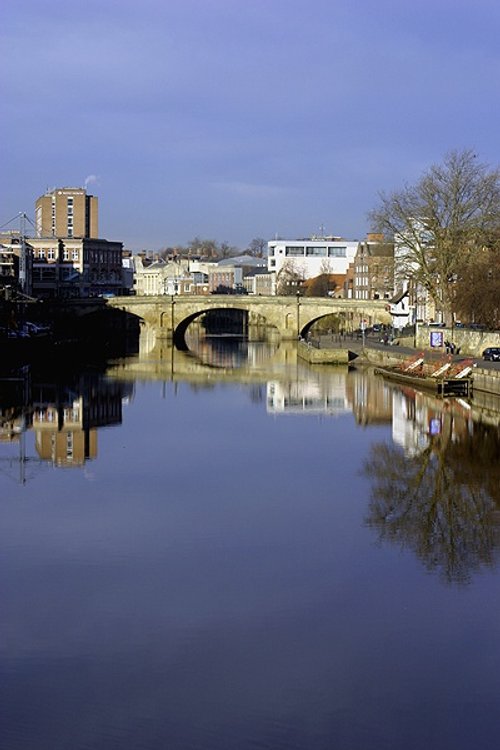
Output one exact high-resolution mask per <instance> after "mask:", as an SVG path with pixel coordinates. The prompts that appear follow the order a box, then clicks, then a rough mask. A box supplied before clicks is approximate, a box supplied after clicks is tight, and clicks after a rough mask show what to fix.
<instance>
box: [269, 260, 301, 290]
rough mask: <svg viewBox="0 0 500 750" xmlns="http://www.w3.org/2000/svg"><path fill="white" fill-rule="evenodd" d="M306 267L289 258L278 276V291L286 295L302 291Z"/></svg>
mask: <svg viewBox="0 0 500 750" xmlns="http://www.w3.org/2000/svg"><path fill="white" fill-rule="evenodd" d="M304 277H305V275H304V269H303V268H302V267H301V266H299V265H297V264H296V263H295V262H294V261H293V260H287V261H286V262H285V263H284V264H283V266H282V268H281V269H280V271H278V274H277V276H276V293H277V294H279V295H282V296H285V297H289V296H291V295H292V294H297V292H301V291H302V284H303V281H304Z"/></svg>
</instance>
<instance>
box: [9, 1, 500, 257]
mask: <svg viewBox="0 0 500 750" xmlns="http://www.w3.org/2000/svg"><path fill="white" fill-rule="evenodd" d="M499 34H500V3H498V0H476V1H475V2H474V3H471V2H470V1H468V2H464V1H463V0H417V1H416V2H409V1H408V0H329V1H327V0H134V2H132V0H85V1H83V0H64V1H63V0H6V3H4V9H3V11H2V16H1V18H0V39H1V49H2V65H1V68H0V78H1V86H2V98H1V101H2V131H3V132H2V139H1V142H0V144H1V145H0V164H1V168H2V175H3V180H2V187H1V194H0V200H1V202H0V206H1V210H0V223H1V224H3V223H4V222H5V221H6V220H8V219H9V218H10V217H11V216H14V215H15V214H16V213H17V212H18V211H26V212H27V213H28V214H29V215H30V216H33V206H34V201H35V199H36V198H37V197H38V195H41V194H42V193H43V192H44V191H45V190H46V188H47V187H54V186H73V185H83V184H84V182H85V180H87V185H88V189H89V191H90V192H92V193H93V194H95V195H98V197H99V203H100V234H101V236H103V237H105V238H107V239H113V240H121V241H123V242H124V244H125V246H126V247H129V248H131V249H133V250H138V249H140V248H149V249H156V248H160V247H164V246H166V245H171V244H176V243H182V244H183V243H187V242H188V241H189V240H190V239H192V238H193V237H194V236H196V235H198V236H201V237H206V238H213V239H216V240H218V241H227V242H229V243H231V244H234V245H237V246H239V247H241V248H242V249H244V248H245V247H246V246H247V245H248V243H249V242H250V241H251V240H252V238H254V237H265V238H266V239H271V238H272V237H274V236H275V235H276V234H278V235H280V236H283V237H294V236H307V235H310V234H312V233H318V232H319V231H320V227H322V226H323V227H324V229H325V230H326V231H327V232H329V233H334V234H340V235H342V236H344V237H347V238H349V239H359V238H362V237H363V236H364V234H365V233H366V231H367V230H369V228H370V227H369V226H368V223H367V218H366V215H367V212H368V211H369V210H370V209H371V208H373V207H374V206H375V205H376V203H377V195H378V193H379V191H381V190H386V191H388V190H391V189H394V188H399V187H402V186H403V185H404V184H405V183H412V182H413V181H414V180H415V179H417V178H418V177H419V176H420V174H421V173H422V172H423V171H424V170H425V169H426V168H427V167H428V166H429V165H430V164H432V163H434V162H437V161H440V160H441V159H442V158H443V156H444V155H445V153H446V152H447V151H449V150H451V149H455V148H473V149H475V150H476V152H477V153H478V155H479V156H480V158H481V160H482V161H483V162H485V163H487V164H489V165H491V166H497V164H498V161H499V160H498V145H499V133H500V122H499V119H500V117H499V115H500V97H499V81H500V45H499V43H498V39H499Z"/></svg>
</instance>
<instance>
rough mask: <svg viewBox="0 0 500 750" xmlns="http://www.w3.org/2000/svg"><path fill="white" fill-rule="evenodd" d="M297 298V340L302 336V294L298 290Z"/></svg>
mask: <svg viewBox="0 0 500 750" xmlns="http://www.w3.org/2000/svg"><path fill="white" fill-rule="evenodd" d="M296 296H297V338H299V336H300V292H299V290H298V289H297V291H296Z"/></svg>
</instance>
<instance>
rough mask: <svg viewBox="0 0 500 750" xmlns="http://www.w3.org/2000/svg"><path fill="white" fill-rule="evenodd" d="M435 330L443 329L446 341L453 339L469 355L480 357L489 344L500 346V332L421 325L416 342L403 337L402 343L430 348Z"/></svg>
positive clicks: (418, 347)
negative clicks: (431, 335)
mask: <svg viewBox="0 0 500 750" xmlns="http://www.w3.org/2000/svg"><path fill="white" fill-rule="evenodd" d="M433 331H434V332H435V331H442V332H443V340H444V341H452V342H453V343H454V344H455V346H458V347H460V354H463V355H466V356H469V357H480V356H481V354H482V352H483V351H484V350H485V349H486V348H487V347H488V346H500V332H495V331H471V330H470V329H469V328H453V329H452V328H437V327H436V328H435V327H434V326H432V327H430V326H420V325H419V326H418V329H417V336H416V342H414V341H413V340H412V339H401V341H400V344H401V346H416V348H417V349H430V334H431V333H432V332H433ZM410 341H411V343H410Z"/></svg>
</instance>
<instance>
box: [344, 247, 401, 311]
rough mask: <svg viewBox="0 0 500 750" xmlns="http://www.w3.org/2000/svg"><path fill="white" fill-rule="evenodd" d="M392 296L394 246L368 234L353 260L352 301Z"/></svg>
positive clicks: (389, 297)
mask: <svg viewBox="0 0 500 750" xmlns="http://www.w3.org/2000/svg"><path fill="white" fill-rule="evenodd" d="M393 295H394V244H393V243H389V242H384V238H383V235H380V234H368V236H367V238H366V240H364V241H363V242H360V243H359V247H358V250H357V252H356V256H355V258H354V275H353V297H354V299H367V300H368V299H391V297H392V296H393Z"/></svg>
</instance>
